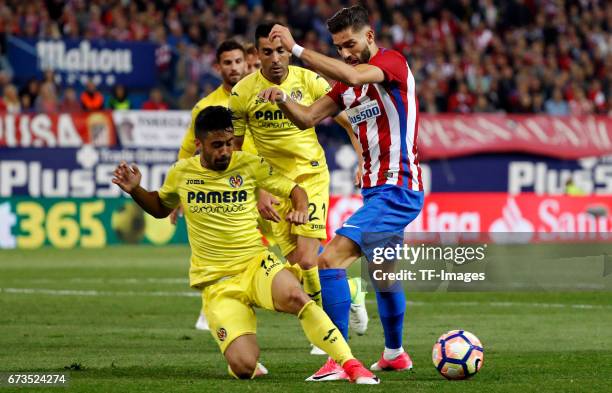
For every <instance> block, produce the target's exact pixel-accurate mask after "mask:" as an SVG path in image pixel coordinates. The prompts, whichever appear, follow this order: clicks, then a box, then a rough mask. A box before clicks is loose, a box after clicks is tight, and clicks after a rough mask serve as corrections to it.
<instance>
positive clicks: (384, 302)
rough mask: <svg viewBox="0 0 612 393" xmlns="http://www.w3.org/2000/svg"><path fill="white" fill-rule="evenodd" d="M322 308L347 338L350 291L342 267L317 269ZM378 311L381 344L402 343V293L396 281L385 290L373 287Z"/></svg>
mask: <svg viewBox="0 0 612 393" xmlns="http://www.w3.org/2000/svg"><path fill="white" fill-rule="evenodd" d="M319 279H320V281H321V295H322V296H323V309H324V310H325V312H326V313H327V315H328V316H329V318H330V319H331V320H332V322H333V323H334V324H335V325H336V327H337V328H338V329H339V330H340V332H341V333H342V335H343V336H344V338H345V339H346V340H348V324H349V309H350V307H351V291H350V289H349V285H348V281H347V279H346V270H345V269H321V270H319ZM376 300H377V302H378V313H379V315H380V322H381V323H382V326H383V330H384V332H385V347H387V348H391V349H395V348H400V347H401V346H402V341H403V332H404V312H405V310H406V297H405V295H404V291H403V290H402V286H401V284H400V283H399V282H396V283H395V284H394V285H393V286H392V287H391V288H390V289H387V290H386V291H385V292H379V291H376Z"/></svg>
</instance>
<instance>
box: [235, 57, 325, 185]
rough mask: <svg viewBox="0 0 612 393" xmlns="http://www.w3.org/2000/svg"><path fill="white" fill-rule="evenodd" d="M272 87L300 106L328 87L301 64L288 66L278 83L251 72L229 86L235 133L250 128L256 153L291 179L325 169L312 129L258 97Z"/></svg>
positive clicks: (308, 102) (315, 97)
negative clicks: (287, 72) (232, 86)
mask: <svg viewBox="0 0 612 393" xmlns="http://www.w3.org/2000/svg"><path fill="white" fill-rule="evenodd" d="M273 86H274V87H278V88H280V89H281V90H283V91H284V92H285V93H286V94H287V95H288V96H290V97H291V99H293V100H294V101H296V102H298V103H300V104H302V105H310V104H312V103H313V102H315V101H316V100H317V99H319V98H320V97H321V96H323V95H325V94H326V93H327V92H328V91H329V90H330V86H329V83H327V81H326V80H325V79H324V78H323V77H321V76H319V75H317V74H316V73H314V72H312V71H310V70H307V69H305V68H301V67H295V66H289V74H288V75H287V78H286V79H285V80H284V81H283V83H281V84H280V85H276V84H274V83H272V82H270V81H269V80H267V79H266V78H265V77H264V76H263V74H262V73H261V71H258V72H254V73H252V74H251V75H248V76H247V77H245V78H244V79H242V80H241V81H240V82H238V83H237V84H236V86H234V88H233V89H232V93H231V96H230V99H229V108H230V109H231V110H232V113H233V115H234V121H233V123H234V133H235V134H236V135H238V136H239V135H245V133H246V132H247V130H248V131H250V132H251V135H252V137H253V142H254V143H255V148H256V149H257V151H258V152H259V155H260V156H262V157H264V158H265V159H266V160H267V161H268V162H269V163H270V164H272V165H273V166H274V167H275V168H276V169H278V170H279V171H280V172H281V173H283V174H284V175H285V176H287V177H289V178H290V179H296V178H297V177H298V176H300V175H303V174H309V173H318V172H322V171H325V170H327V163H326V162H325V153H324V152H323V148H322V147H321V145H320V144H319V140H318V139H317V135H316V133H315V130H314V128H309V129H307V130H303V131H302V130H300V129H299V128H297V127H296V126H295V125H294V124H293V123H292V122H291V121H290V120H289V119H288V118H287V117H286V116H285V115H284V114H283V112H282V111H281V110H280V109H279V108H278V106H277V105H276V104H273V103H270V102H264V101H263V100H262V99H260V98H259V97H258V94H259V93H260V92H261V91H262V90H264V89H267V88H268V87H273Z"/></svg>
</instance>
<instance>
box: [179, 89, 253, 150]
mask: <svg viewBox="0 0 612 393" xmlns="http://www.w3.org/2000/svg"><path fill="white" fill-rule="evenodd" d="M229 97H230V92H229V91H227V90H225V88H224V87H223V85H221V86H219V87H217V88H216V89H215V91H213V92H212V93H210V94H209V95H207V96H206V97H204V98H202V99H201V100H200V101H198V102H197V104H195V106H194V107H193V109H192V110H191V122H190V123H189V128H188V129H187V132H186V133H185V136H184V137H183V143H181V148H180V150H179V154H178V158H179V160H182V159H183V158H189V157H193V155H194V154H195V153H196V145H195V119H196V117H198V115H199V114H200V112H202V111H203V110H204V109H205V108H206V107H209V106H217V105H218V106H224V107H227V106H228V102H229ZM242 150H243V151H247V152H249V153H253V154H257V150H255V146H254V145H253V140H252V139H251V134H250V133H249V132H248V131H247V135H246V136H245V137H244V142H243V144H242Z"/></svg>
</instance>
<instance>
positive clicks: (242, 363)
mask: <svg viewBox="0 0 612 393" xmlns="http://www.w3.org/2000/svg"><path fill="white" fill-rule="evenodd" d="M227 363H228V365H229V366H230V368H231V369H232V372H233V373H234V375H235V376H236V377H237V378H239V379H251V377H252V376H253V373H255V368H256V367H257V358H256V357H254V356H243V355H237V356H232V357H230V358H227Z"/></svg>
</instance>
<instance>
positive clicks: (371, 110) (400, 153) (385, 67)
mask: <svg viewBox="0 0 612 393" xmlns="http://www.w3.org/2000/svg"><path fill="white" fill-rule="evenodd" d="M369 64H371V65H374V66H376V67H378V68H380V69H381V70H382V71H383V73H384V74H385V81H384V82H382V83H371V84H366V85H362V86H355V87H349V86H347V85H345V84H344V83H341V82H338V83H336V84H335V85H334V87H333V88H332V90H331V91H330V92H329V93H328V94H327V95H328V96H329V97H330V98H331V99H333V100H334V101H335V102H336V104H338V106H339V107H340V108H341V109H344V110H345V111H346V113H347V115H348V117H349V120H350V122H351V125H352V126H353V132H354V133H355V134H356V135H357V137H358V138H359V142H360V143H361V147H362V148H363V161H364V163H363V178H362V182H361V183H362V187H363V188H370V187H375V186H379V185H383V184H392V185H396V186H399V187H404V188H407V189H410V190H413V191H423V181H422V180H421V168H420V167H419V156H418V150H417V136H418V131H419V105H418V101H417V97H416V88H415V83H414V77H413V76H412V72H411V71H410V68H409V67H408V63H407V62H406V59H405V58H404V56H402V55H401V54H400V53H399V52H396V51H393V50H388V49H384V48H380V49H379V51H378V52H377V53H376V55H374V56H373V57H372V58H371V59H370V61H369Z"/></svg>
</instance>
